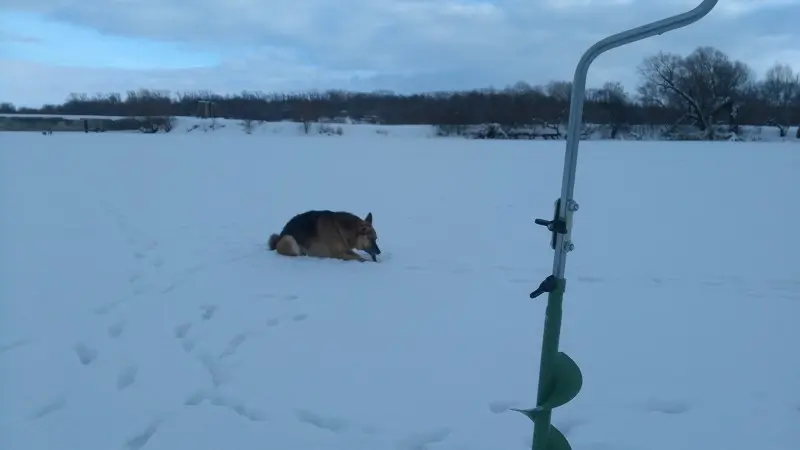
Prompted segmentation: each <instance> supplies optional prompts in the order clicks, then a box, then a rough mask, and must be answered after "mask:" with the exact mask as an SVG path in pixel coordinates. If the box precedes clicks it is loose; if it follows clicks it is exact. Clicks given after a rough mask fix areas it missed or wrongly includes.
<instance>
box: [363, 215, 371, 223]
mask: <svg viewBox="0 0 800 450" xmlns="http://www.w3.org/2000/svg"><path fill="white" fill-rule="evenodd" d="M364 222H367V223H368V224H370V225H372V213H369V214H367V217H365V218H364Z"/></svg>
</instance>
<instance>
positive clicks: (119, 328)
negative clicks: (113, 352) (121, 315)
mask: <svg viewBox="0 0 800 450" xmlns="http://www.w3.org/2000/svg"><path fill="white" fill-rule="evenodd" d="M124 330H125V321H124V320H118V321H116V322H114V323H112V324H111V325H109V327H108V336H109V337H111V338H118V337H119V336H120V335H121V334H122V332H123V331H124Z"/></svg>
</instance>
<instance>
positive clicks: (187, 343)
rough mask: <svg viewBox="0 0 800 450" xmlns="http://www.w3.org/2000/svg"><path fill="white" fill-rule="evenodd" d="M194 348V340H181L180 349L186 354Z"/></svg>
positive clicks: (195, 344)
mask: <svg viewBox="0 0 800 450" xmlns="http://www.w3.org/2000/svg"><path fill="white" fill-rule="evenodd" d="M195 346H197V342H195V340H194V339H191V338H184V339H183V340H181V348H182V349H183V351H185V352H186V353H191V352H192V350H194V348H195Z"/></svg>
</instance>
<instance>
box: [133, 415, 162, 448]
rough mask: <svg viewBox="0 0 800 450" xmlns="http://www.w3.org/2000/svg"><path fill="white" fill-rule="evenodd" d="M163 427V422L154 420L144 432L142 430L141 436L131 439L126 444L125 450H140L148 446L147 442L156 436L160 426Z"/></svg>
mask: <svg viewBox="0 0 800 450" xmlns="http://www.w3.org/2000/svg"><path fill="white" fill-rule="evenodd" d="M159 425H161V420H154V421H153V422H151V423H150V425H148V426H147V427H146V428H145V429H144V430H142V431H141V432H140V433H139V434H137V435H135V436H133V437H131V438H130V439H128V440H127V441H126V442H125V448H127V449H129V450H139V449H140V448H142V447H144V446H145V445H147V441H149V440H150V438H151V437H153V435H154V434H156V431H158V426H159Z"/></svg>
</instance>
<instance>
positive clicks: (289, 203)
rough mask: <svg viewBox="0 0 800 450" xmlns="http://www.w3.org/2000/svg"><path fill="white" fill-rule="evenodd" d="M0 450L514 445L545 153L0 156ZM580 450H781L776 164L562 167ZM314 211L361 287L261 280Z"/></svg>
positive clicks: (46, 145)
mask: <svg viewBox="0 0 800 450" xmlns="http://www.w3.org/2000/svg"><path fill="white" fill-rule="evenodd" d="M0 141H1V143H2V145H0V244H1V245H0V248H2V252H1V253H0V309H1V310H0V448H3V449H4V450H70V449H74V450H110V449H129V450H140V449H143V450H176V449H191V450H221V449H225V448H230V449H236V450H249V449H253V450H255V449H276V450H278V449H280V450H283V449H286V450H339V449H340V450H384V449H386V450H422V449H427V450H500V449H506V450H510V449H520V450H523V449H525V448H527V447H528V446H529V444H530V438H531V432H532V424H531V423H530V422H529V420H528V419H527V418H525V417H523V416H522V415H519V414H518V413H515V412H512V411H508V408H509V407H515V406H519V407H526V406H532V405H533V404H534V402H535V392H536V379H537V373H538V363H539V348H540V342H541V332H542V323H543V319H544V317H543V314H544V306H545V302H546V298H545V297H540V298H538V299H535V300H531V299H529V298H528V294H529V293H530V292H531V291H532V290H534V289H535V288H536V287H537V286H538V285H539V282H540V281H541V280H542V279H543V278H544V277H545V276H547V275H548V274H549V273H550V270H551V266H552V258H553V253H552V250H551V249H550V247H549V239H550V236H549V234H548V233H547V232H546V230H544V229H543V228H542V227H538V226H536V225H534V224H533V219H534V218H536V217H541V218H549V217H550V216H551V214H552V204H553V201H554V200H555V197H556V196H557V195H558V193H559V189H560V179H561V171H562V162H563V149H564V143H563V142H549V141H548V142H544V141H535V142H530V141H527V142H521V141H467V140H460V139H459V140H456V139H411V138H409V139H389V140H386V139H381V138H379V137H375V136H368V135H367V134H365V135H364V136H362V137H360V138H359V137H347V136H345V137H343V138H331V137H319V138H309V139H298V138H295V137H281V136H272V137H268V136H247V135H244V134H216V133H200V134H185V133H184V134H167V135H155V136H154V135H141V134H111V133H107V134H97V135H94V134H93V135H90V136H86V135H84V134H83V133H77V134H67V133H64V134H54V135H52V136H47V137H43V136H41V135H39V134H34V133H4V134H2V135H0ZM578 166H579V168H578V171H579V173H578V179H577V187H576V200H577V201H578V202H579V203H580V205H581V208H580V211H578V212H577V213H576V216H575V230H574V233H573V240H574V242H575V245H576V249H575V251H574V252H572V253H570V254H569V260H568V264H567V278H568V287H567V293H566V297H565V311H564V327H563V334H562V350H563V351H565V352H567V353H568V354H569V355H570V356H571V357H572V358H573V359H574V360H575V361H576V362H577V363H578V364H579V366H580V367H581V369H582V371H583V373H584V377H585V381H584V386H583V390H582V391H581V393H580V394H579V396H578V397H577V398H576V399H575V400H573V401H572V402H570V403H569V404H567V405H565V406H564V407H562V408H559V409H557V410H556V411H555V412H554V416H553V420H554V423H555V425H556V426H558V427H559V428H560V429H561V430H562V431H563V432H564V434H566V435H567V437H568V439H569V440H570V442H571V444H572V447H573V448H574V449H575V450H640V449H642V450H644V449H646V450H708V449H725V450H752V449H758V450H797V449H798V448H800V358H798V356H797V355H798V350H797V349H798V342H800V325H799V324H800V322H799V318H800V257H798V255H800V233H798V230H800V213H798V204H800V202H798V195H799V194H800V152H798V151H797V149H796V147H795V146H794V145H780V144H756V143H711V144H709V143H659V142H649V143H644V142H609V141H606V142H586V143H583V144H582V145H581V155H580V161H579V165H578ZM312 208H318V209H345V210H350V211H353V212H355V213H358V214H360V215H362V216H363V215H365V214H366V213H367V212H370V211H371V212H372V213H373V215H374V217H375V219H374V220H375V226H376V227H377V230H378V233H379V235H380V244H381V247H382V249H383V251H384V253H383V255H382V259H381V260H380V261H379V263H377V264H375V263H363V264H359V263H345V262H340V261H331V260H314V259H309V258H305V259H301V258H295V259H292V258H284V257H280V256H278V255H276V254H274V253H272V252H268V251H266V250H265V242H266V239H267V237H268V236H269V234H270V233H272V232H278V231H280V229H281V227H282V226H283V225H284V223H285V221H286V220H287V219H288V218H289V217H291V216H292V215H294V214H296V213H298V212H301V211H304V210H307V209H312Z"/></svg>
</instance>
